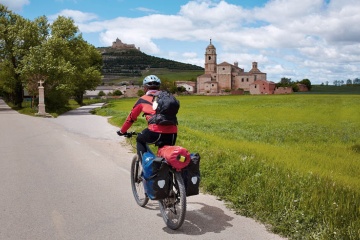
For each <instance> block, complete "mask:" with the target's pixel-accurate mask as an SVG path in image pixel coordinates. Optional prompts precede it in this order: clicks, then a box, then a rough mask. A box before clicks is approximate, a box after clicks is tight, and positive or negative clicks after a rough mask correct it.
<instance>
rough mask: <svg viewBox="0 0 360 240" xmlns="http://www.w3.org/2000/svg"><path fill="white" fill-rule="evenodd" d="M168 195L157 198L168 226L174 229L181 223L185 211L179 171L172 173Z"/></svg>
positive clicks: (184, 197) (182, 183)
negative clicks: (160, 198) (163, 197)
mask: <svg viewBox="0 0 360 240" xmlns="http://www.w3.org/2000/svg"><path fill="white" fill-rule="evenodd" d="M171 185H172V188H171V190H170V194H169V197H167V198H165V199H162V200H159V206H160V212H161V215H162V217H163V219H164V222H165V223H166V225H167V226H168V228H170V229H173V230H176V229H178V228H179V227H181V225H182V224H183V222H184V220H185V213H186V192H185V185H184V181H183V178H182V176H181V173H180V172H175V171H174V172H173V174H172V184H171Z"/></svg>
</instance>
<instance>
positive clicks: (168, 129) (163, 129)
mask: <svg viewBox="0 0 360 240" xmlns="http://www.w3.org/2000/svg"><path fill="white" fill-rule="evenodd" d="M157 92H158V91H157V90H149V91H147V93H146V94H145V95H144V96H142V97H141V98H139V99H138V100H137V102H136V103H135V105H134V107H133V109H132V110H131V112H130V114H129V116H127V118H126V120H125V123H124V124H123V126H122V127H121V129H120V131H121V132H122V133H126V132H127V130H129V128H130V127H131V125H132V124H133V123H134V122H135V121H136V120H137V118H138V116H139V115H140V113H141V112H143V113H144V114H145V117H146V121H149V119H150V118H151V115H154V114H155V110H154V109H153V107H152V104H153V103H152V101H153V94H156V93H157ZM148 128H149V130H150V131H153V132H158V133H177V126H176V125H166V126H165V125H157V124H148Z"/></svg>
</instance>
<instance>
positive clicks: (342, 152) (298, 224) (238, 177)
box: [98, 94, 360, 239]
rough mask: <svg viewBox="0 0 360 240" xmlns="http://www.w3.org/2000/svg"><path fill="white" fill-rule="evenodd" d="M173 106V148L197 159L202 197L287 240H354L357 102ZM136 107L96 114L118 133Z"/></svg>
mask: <svg viewBox="0 0 360 240" xmlns="http://www.w3.org/2000/svg"><path fill="white" fill-rule="evenodd" d="M179 99H180V102H181V108H180V112H179V122H180V125H179V136H178V143H177V144H179V145H183V146H184V147H186V148H188V149H189V150H190V151H191V152H195V151H197V152H199V153H200V155H201V156H202V160H201V173H202V182H201V186H202V188H203V190H204V191H206V192H210V193H212V194H214V195H216V196H218V197H219V198H221V199H223V200H225V201H227V202H228V203H229V205H230V206H231V207H232V208H234V209H235V210H236V212H238V213H240V214H242V215H245V216H249V217H253V218H255V219H258V220H260V221H262V222H264V223H267V224H269V226H271V229H272V230H273V231H274V232H276V233H281V234H283V235H285V236H288V237H290V238H294V239H359V238H360V232H359V229H360V187H359V186H360V178H359V176H360V164H359V162H360V130H359V129H360V112H359V105H360V95H340V94H338V95H325V94H321V95H319V94H309V95H300V94H292V95H267V96H249V95H247V96H222V97H219V96H218V97H207V96H180V97H179ZM134 101H135V99H123V100H121V101H119V102H112V103H111V104H109V105H108V107H106V108H103V109H100V110H99V112H98V113H99V114H103V115H111V116H114V117H113V118H112V119H111V122H112V123H113V124H115V125H118V126H119V125H120V124H121V123H122V122H123V121H124V119H125V117H126V116H127V114H128V112H129V110H130V109H131V107H132V105H133V104H134ZM145 126H146V123H145V121H144V119H142V118H140V119H139V121H138V122H136V124H135V125H134V126H133V128H132V129H136V130H139V129H142V128H144V127H145Z"/></svg>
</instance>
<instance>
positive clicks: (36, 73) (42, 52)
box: [19, 16, 102, 110]
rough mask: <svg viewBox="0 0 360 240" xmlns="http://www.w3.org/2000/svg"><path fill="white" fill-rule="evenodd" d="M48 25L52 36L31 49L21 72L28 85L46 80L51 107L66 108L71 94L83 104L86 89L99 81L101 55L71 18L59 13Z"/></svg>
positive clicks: (48, 103) (47, 101)
mask: <svg viewBox="0 0 360 240" xmlns="http://www.w3.org/2000/svg"><path fill="white" fill-rule="evenodd" d="M48 26H49V31H51V36H50V37H49V38H47V39H44V41H42V42H41V44H39V45H38V46H35V47H31V48H30V51H29V52H28V55H27V56H25V57H24V58H23V60H22V61H21V66H22V67H21V68H20V69H19V73H20V74H21V75H22V78H23V81H24V82H25V83H26V84H27V85H29V84H30V83H32V82H34V81H38V80H39V79H41V80H43V81H45V84H44V87H45V101H46V107H47V108H48V109H49V110H51V109H57V108H62V107H64V106H65V105H66V104H67V103H68V100H69V98H70V97H71V96H74V97H75V100H76V101H77V102H78V103H79V104H82V103H83V94H84V93H85V90H93V89H95V87H96V86H97V85H98V84H100V79H101V74H100V70H101V64H102V59H101V55H100V53H99V52H98V51H97V50H96V49H95V48H94V47H93V46H91V45H89V44H88V43H87V42H86V41H84V40H83V39H82V36H81V34H78V33H77V27H76V26H75V25H74V22H73V20H71V19H70V18H65V17H62V16H60V17H58V18H57V19H56V20H55V21H54V22H53V24H52V25H48Z"/></svg>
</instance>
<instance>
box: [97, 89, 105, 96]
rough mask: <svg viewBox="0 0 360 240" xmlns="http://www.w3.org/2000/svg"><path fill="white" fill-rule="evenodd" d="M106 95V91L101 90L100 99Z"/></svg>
mask: <svg viewBox="0 0 360 240" xmlns="http://www.w3.org/2000/svg"><path fill="white" fill-rule="evenodd" d="M105 95H106V94H105V93H104V91H103V90H101V91H100V92H99V93H98V96H99V97H103V96H105Z"/></svg>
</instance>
